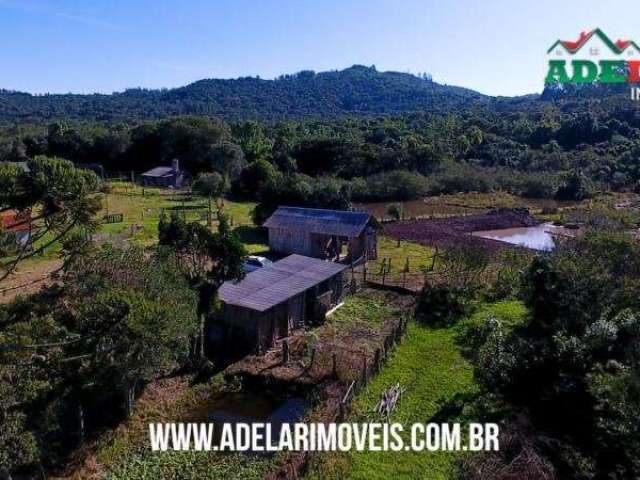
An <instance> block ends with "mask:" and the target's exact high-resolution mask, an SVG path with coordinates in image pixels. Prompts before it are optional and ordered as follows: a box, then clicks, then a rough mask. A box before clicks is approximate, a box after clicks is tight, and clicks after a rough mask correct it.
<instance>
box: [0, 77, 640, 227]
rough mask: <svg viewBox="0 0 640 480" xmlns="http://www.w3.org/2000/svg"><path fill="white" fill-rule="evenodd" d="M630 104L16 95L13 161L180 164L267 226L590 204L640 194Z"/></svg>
mask: <svg viewBox="0 0 640 480" xmlns="http://www.w3.org/2000/svg"><path fill="white" fill-rule="evenodd" d="M624 95H625V92H624V91H623V90H622V89H621V88H619V87H617V90H615V89H610V88H605V87H603V86H597V85H589V86H588V87H582V88H579V89H572V90H567V89H566V88H565V89H562V88H559V87H552V86H550V87H548V88H547V89H546V90H545V91H544V92H543V94H542V95H530V96H525V97H516V98H491V97H484V96H482V95H480V94H477V93H474V92H472V91H469V90H465V89H461V88H457V87H448V86H442V85H438V84H436V83H435V82H433V81H431V79H430V78H428V77H426V76H422V77H417V76H412V75H409V74H399V73H379V72H377V71H376V70H375V69H374V68H367V67H357V66H355V67H352V68H350V69H347V70H344V71H341V72H326V73H320V74H315V73H313V72H300V73H298V74H296V75H290V76H285V77H282V78H279V79H277V80H260V79H255V78H247V79H238V80H202V81H200V82H196V83H194V84H192V85H189V86H187V87H184V88H180V89H174V90H167V91H139V90H138V91H128V92H125V93H123V94H114V95H106V96H105V95H94V96H82V95H50V96H30V95H26V94H19V93H9V92H5V93H3V94H0V119H2V120H4V121H5V122H7V123H5V126H4V127H1V128H0V161H3V160H4V161H21V160H25V159H28V158H34V157H35V156H38V155H46V156H50V157H60V158H65V159H69V160H71V161H73V162H74V163H77V164H90V163H98V164H101V165H102V166H103V167H104V168H105V170H106V171H107V172H108V174H110V175H114V174H117V173H118V172H120V173H121V174H125V175H127V177H130V175H131V172H132V171H133V172H134V173H136V174H139V173H141V172H143V171H145V170H147V169H149V168H152V167H154V166H157V165H160V164H169V162H170V161H171V160H172V159H174V158H178V159H179V160H180V161H181V165H182V166H183V168H184V169H185V170H186V171H187V172H188V173H189V174H190V177H191V178H192V179H195V178H196V177H197V175H198V174H200V173H203V172H212V171H213V172H218V173H220V174H221V175H222V176H224V177H225V178H226V180H227V183H228V185H229V186H230V187H231V191H232V193H233V194H234V195H236V196H239V197H245V198H246V197H248V198H253V199H258V200H261V201H262V203H263V206H264V208H263V209H258V212H257V213H258V217H261V216H263V215H264V214H265V213H268V212H269V210H270V209H271V208H272V206H273V205H276V204H278V203H283V202H287V203H292V204H301V205H314V204H321V205H325V206H331V205H333V206H346V205H348V204H349V202H350V201H352V200H353V201H375V200H380V201H386V200H408V199H414V198H419V197H420V196H422V195H425V194H439V193H447V192H459V191H463V192H464V191H491V190H495V189H502V190H506V191H509V192H512V193H515V194H518V195H523V196H526V197H536V198H559V199H584V198H588V197H589V196H590V195H591V194H593V193H594V192H595V191H598V190H616V191H620V190H637V189H638V182H639V181H640V169H639V167H638V157H639V156H640V114H639V112H638V108H637V105H636V104H635V102H632V101H631V100H629V99H628V98H625V96H624ZM240 99H242V100H240ZM11 112H13V113H11ZM186 114H190V115H186ZM57 117H64V119H65V120H56V121H53V119H56V118H57ZM161 117H163V118H161ZM164 117H166V118H164ZM248 117H256V118H257V119H247V118H248ZM27 120H28V121H27ZM312 179H314V180H313V181H312Z"/></svg>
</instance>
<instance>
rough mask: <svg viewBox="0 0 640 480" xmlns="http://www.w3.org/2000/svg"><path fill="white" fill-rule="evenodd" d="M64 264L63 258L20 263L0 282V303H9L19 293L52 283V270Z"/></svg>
mask: <svg viewBox="0 0 640 480" xmlns="http://www.w3.org/2000/svg"><path fill="white" fill-rule="evenodd" d="M61 266H62V260H58V259H55V260H37V261H30V262H26V263H25V264H24V265H20V266H19V267H18V268H17V269H16V271H15V272H13V273H12V274H11V275H9V276H8V277H7V278H5V279H4V280H2V282H0V303H9V302H10V301H11V300H13V299H14V298H16V297H17V296H18V295H26V294H30V293H34V292H37V291H38V290H39V289H40V288H42V286H43V285H47V284H48V283H51V278H50V275H51V272H54V271H55V270H57V269H59V268H60V267H61Z"/></svg>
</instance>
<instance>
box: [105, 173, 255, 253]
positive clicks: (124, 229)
mask: <svg viewBox="0 0 640 480" xmlns="http://www.w3.org/2000/svg"><path fill="white" fill-rule="evenodd" d="M109 188H110V191H109V193H105V194H100V196H101V197H102V210H101V211H100V213H99V217H104V216H105V215H114V214H122V215H123V221H122V222H119V223H111V224H103V225H101V226H100V228H99V231H98V232H99V233H98V238H99V239H101V240H104V241H114V240H115V241H131V242H135V243H139V244H142V245H149V244H153V243H154V242H155V240H156V237H157V233H158V222H159V220H160V216H161V215H162V213H163V212H164V213H165V214H167V215H170V214H171V213H172V212H175V213H179V214H181V215H184V216H185V218H186V219H187V220H191V221H201V222H206V219H207V211H208V199H206V198H204V197H199V196H197V195H191V194H190V193H188V192H186V191H173V190H168V189H159V188H142V187H140V186H139V185H133V184H131V183H128V182H112V183H109ZM254 207H255V203H252V202H242V203H238V202H233V201H230V200H224V202H223V212H224V213H225V214H226V215H228V216H229V219H230V221H231V223H232V225H234V226H241V225H242V226H247V225H253V222H252V221H251V211H252V210H253V208H254ZM216 211H217V209H216V208H215V206H214V208H213V215H214V219H215V212H216Z"/></svg>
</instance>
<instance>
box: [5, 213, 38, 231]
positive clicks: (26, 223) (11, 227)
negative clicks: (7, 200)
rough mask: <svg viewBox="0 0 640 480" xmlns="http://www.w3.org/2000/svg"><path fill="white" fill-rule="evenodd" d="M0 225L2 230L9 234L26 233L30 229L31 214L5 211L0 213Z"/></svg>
mask: <svg viewBox="0 0 640 480" xmlns="http://www.w3.org/2000/svg"><path fill="white" fill-rule="evenodd" d="M0 224H2V228H3V229H5V230H7V231H10V232H26V231H29V229H30V228H31V225H30V224H31V214H30V213H29V212H18V211H16V210H7V211H6V212H1V213H0Z"/></svg>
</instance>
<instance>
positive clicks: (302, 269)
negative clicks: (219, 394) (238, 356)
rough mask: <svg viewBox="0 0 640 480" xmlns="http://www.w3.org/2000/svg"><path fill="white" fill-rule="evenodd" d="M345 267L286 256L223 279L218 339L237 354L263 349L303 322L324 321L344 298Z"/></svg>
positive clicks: (220, 291) (220, 295)
mask: <svg viewBox="0 0 640 480" xmlns="http://www.w3.org/2000/svg"><path fill="white" fill-rule="evenodd" d="M346 268H347V266H346V265H341V264H337V263H333V262H326V261H322V260H317V259H315V258H309V257H304V256H302V255H290V256H288V257H286V258H284V259H282V260H280V261H278V262H275V263H274V264H273V265H272V266H271V267H265V268H260V269H258V270H255V271H253V272H251V273H249V274H247V276H246V277H245V278H244V279H243V280H241V281H239V282H231V281H230V282H225V283H224V284H223V285H222V287H220V290H219V298H220V300H221V301H222V314H221V318H220V320H221V323H222V328H223V330H224V332H222V335H221V336H222V337H223V340H224V342H225V345H226V346H227V347H229V346H232V348H233V350H234V351H235V352H236V353H240V352H242V353H245V354H246V353H251V352H264V351H265V350H267V349H269V348H270V347H271V346H272V345H273V344H274V342H275V341H276V340H277V339H279V338H282V337H286V336H288V335H289V334H290V333H291V332H292V331H293V330H295V329H297V328H302V327H303V326H304V325H305V324H317V323H320V322H322V321H324V318H325V316H326V313H327V311H329V310H330V309H331V308H332V307H334V306H335V305H337V304H338V303H340V301H341V300H342V297H343V294H344V292H343V287H344V285H343V271H344V270H345V269H346Z"/></svg>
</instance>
